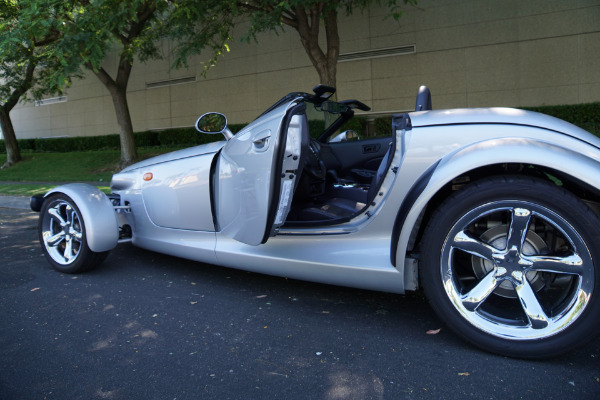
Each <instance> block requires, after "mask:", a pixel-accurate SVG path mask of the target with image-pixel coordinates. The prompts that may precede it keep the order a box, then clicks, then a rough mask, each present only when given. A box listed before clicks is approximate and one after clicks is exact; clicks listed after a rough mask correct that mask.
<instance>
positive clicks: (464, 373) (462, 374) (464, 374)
mask: <svg viewBox="0 0 600 400" xmlns="http://www.w3.org/2000/svg"><path fill="white" fill-rule="evenodd" d="M458 375H460V376H469V375H471V374H470V373H468V372H459V373H458Z"/></svg>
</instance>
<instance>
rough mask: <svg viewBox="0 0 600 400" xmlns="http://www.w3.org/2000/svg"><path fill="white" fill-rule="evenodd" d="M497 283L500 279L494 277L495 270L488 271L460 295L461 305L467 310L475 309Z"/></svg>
mask: <svg viewBox="0 0 600 400" xmlns="http://www.w3.org/2000/svg"><path fill="white" fill-rule="evenodd" d="M499 284H500V281H499V280H498V279H497V278H496V272H495V271H492V272H490V273H488V274H487V275H486V276H485V277H484V278H483V279H482V280H481V281H479V283H478V284H477V285H476V286H475V287H474V288H473V289H471V290H470V291H469V292H468V293H466V294H464V295H462V296H461V297H460V300H461V302H462V305H463V306H464V307H465V308H466V309H467V310H468V311H475V310H476V309H477V307H479V305H480V304H481V303H483V302H484V301H485V299H487V298H488V296H489V295H490V294H492V292H493V291H494V290H495V289H496V288H497V287H498V285H499Z"/></svg>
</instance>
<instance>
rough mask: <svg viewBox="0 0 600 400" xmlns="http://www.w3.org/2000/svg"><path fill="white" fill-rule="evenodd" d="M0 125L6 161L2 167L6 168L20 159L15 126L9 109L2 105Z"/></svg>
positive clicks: (0, 108)
mask: <svg viewBox="0 0 600 400" xmlns="http://www.w3.org/2000/svg"><path fill="white" fill-rule="evenodd" d="M0 127H1V128H2V136H3V137H4V145H5V146H6V163H5V164H4V165H3V166H2V168H7V167H10V166H11V165H13V164H15V163H17V162H19V161H21V152H20V150H19V144H18V143H17V136H16V135H15V128H14V127H13V124H12V121H11V119H10V110H8V111H6V110H5V108H4V107H0Z"/></svg>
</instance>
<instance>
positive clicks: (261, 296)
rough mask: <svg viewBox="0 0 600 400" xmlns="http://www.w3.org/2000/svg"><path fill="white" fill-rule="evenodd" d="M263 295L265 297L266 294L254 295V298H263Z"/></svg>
mask: <svg viewBox="0 0 600 400" xmlns="http://www.w3.org/2000/svg"><path fill="white" fill-rule="evenodd" d="M265 297H267V295H266V294H261V295H260V296H255V297H254V298H255V299H264V298H265Z"/></svg>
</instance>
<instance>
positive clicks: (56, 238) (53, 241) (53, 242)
mask: <svg viewBox="0 0 600 400" xmlns="http://www.w3.org/2000/svg"><path fill="white" fill-rule="evenodd" d="M64 238H65V233H64V232H62V231H61V232H58V233H57V234H56V235H53V236H50V237H49V238H48V239H46V243H47V244H48V246H52V247H56V246H58V245H59V244H60V242H62V241H63V239H64Z"/></svg>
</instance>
